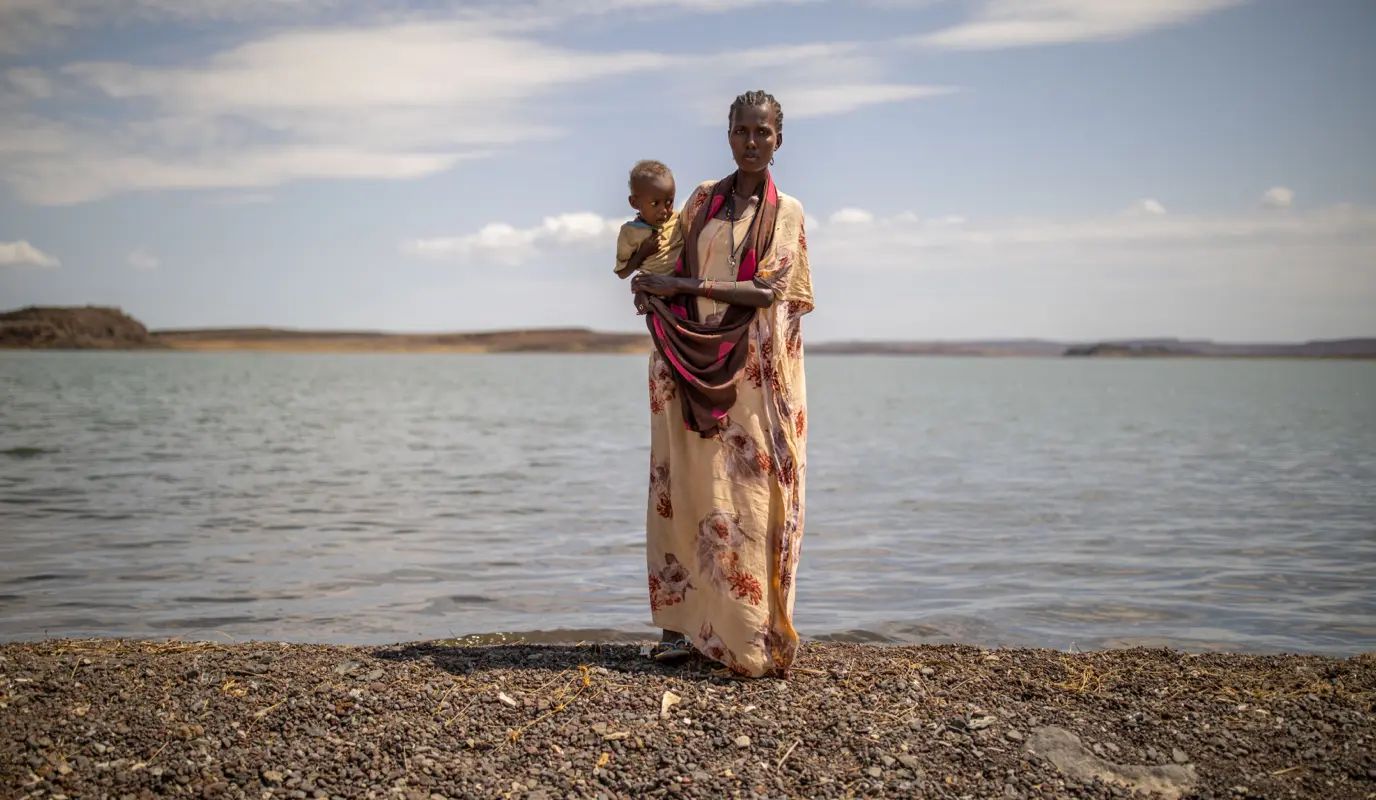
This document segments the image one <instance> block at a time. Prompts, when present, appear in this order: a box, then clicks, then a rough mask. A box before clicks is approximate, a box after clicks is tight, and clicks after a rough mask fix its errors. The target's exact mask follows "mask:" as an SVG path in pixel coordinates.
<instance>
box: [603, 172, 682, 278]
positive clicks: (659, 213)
mask: <svg viewBox="0 0 1376 800" xmlns="http://www.w3.org/2000/svg"><path fill="white" fill-rule="evenodd" d="M630 186H631V196H630V198H629V200H630V203H631V208H634V209H635V210H636V215H635V219H633V220H631V221H630V222H627V223H626V224H625V225H622V226H621V234H620V235H619V236H618V237H617V239H616V276H617V277H618V278H621V279H623V280H624V279H626V278H629V277H630V276H631V273H633V272H635V271H636V270H640V271H641V272H646V273H649V274H651V275H673V274H674V265H675V264H676V263H677V262H678V256H679V253H680V252H682V250H683V233H682V231H681V230H680V227H679V219H678V214H677V213H676V212H675V211H674V173H672V172H670V171H669V168H668V167H666V166H664V165H663V164H661V163H660V162H658V161H641V162H639V163H637V164H636V165H635V166H634V167H633V168H631V180H630Z"/></svg>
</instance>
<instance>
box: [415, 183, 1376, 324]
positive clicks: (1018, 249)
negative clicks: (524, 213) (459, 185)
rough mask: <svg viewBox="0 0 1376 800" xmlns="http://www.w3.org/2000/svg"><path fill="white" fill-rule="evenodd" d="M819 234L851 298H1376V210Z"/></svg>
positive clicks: (572, 250) (420, 248)
mask: <svg viewBox="0 0 1376 800" xmlns="http://www.w3.org/2000/svg"><path fill="white" fill-rule="evenodd" d="M1157 205H1159V203H1158V204H1157ZM619 222H620V221H619V220H615V219H608V218H604V217H600V216H598V215H596V214H590V213H583V214H567V215H562V216H557V217H550V218H547V219H546V220H545V221H544V222H543V223H541V224H539V225H535V226H532V227H527V228H520V227H516V226H513V225H509V224H503V223H493V224H490V225H488V226H487V227H485V228H483V229H481V230H479V231H477V232H475V233H471V234H467V235H461V236H457V237H452V238H441V239H419V240H415V241H412V242H409V243H407V244H405V245H404V246H403V250H404V252H406V253H408V254H410V255H413V256H418V257H423V258H429V259H435V260H450V261H457V262H461V263H474V264H491V265H497V264H507V265H510V264H519V263H531V262H536V261H537V260H544V261H549V260H552V259H558V260H559V261H560V262H561V263H567V262H574V263H578V264H589V265H591V264H595V263H596V262H597V260H598V259H602V260H607V259H610V253H611V250H612V243H613V241H614V239H615V230H616V227H617V225H618V224H619ZM809 232H810V234H811V235H810V236H809V246H810V247H811V250H812V253H811V260H812V263H813V265H814V281H816V282H817V284H818V286H819V292H821V291H838V290H841V289H842V288H843V287H837V286H834V285H833V286H831V287H830V288H828V286H827V284H828V283H830V281H831V280H832V278H831V276H835V275H837V274H841V273H845V272H849V271H851V270H854V269H860V268H865V269H878V270H896V271H898V272H902V273H912V272H915V271H916V272H925V273H941V274H942V275H962V276H970V277H968V278H960V279H954V278H953V279H952V280H962V281H964V280H971V281H973V280H977V281H978V282H979V283H981V284H985V283H988V284H989V285H995V284H1000V282H1012V283H1014V284H1016V285H1019V286H1028V285H1033V286H1050V285H1056V286H1060V287H1063V291H1072V289H1071V287H1075V288H1074V290H1073V291H1074V292H1076V293H1078V294H1079V296H1081V297H1086V296H1094V295H1095V293H1096V292H1098V293H1105V292H1107V293H1112V292H1116V291H1123V287H1130V286H1136V285H1141V286H1142V287H1143V290H1144V291H1150V292H1151V293H1152V295H1153V296H1155V297H1162V296H1167V295H1169V294H1170V292H1171V291H1175V290H1179V291H1191V290H1192V289H1191V287H1208V288H1209V290H1211V291H1213V290H1220V289H1219V287H1223V289H1222V290H1226V289H1229V288H1236V289H1237V290H1238V291H1239V292H1245V293H1251V294H1253V295H1255V294H1257V293H1258V292H1260V293H1266V292H1272V293H1276V294H1278V295H1281V296H1283V295H1284V294H1285V293H1286V292H1291V293H1298V294H1300V295H1304V296H1307V297H1314V296H1318V295H1323V296H1326V297H1342V298H1346V299H1345V300H1344V302H1347V301H1350V299H1351V298H1353V297H1363V296H1370V297H1372V298H1373V300H1376V272H1373V271H1372V270H1371V268H1370V265H1371V264H1372V263H1376V208H1354V207H1351V206H1337V207H1334V208H1329V209H1324V210H1319V211H1312V212H1306V213H1291V214H1267V213H1261V212H1249V213H1236V214H1214V215H1181V214H1163V213H1150V212H1148V213H1140V214H1134V213H1121V212H1119V213H1110V214H1104V215H1099V216H1090V217H1081V218H1069V219H1007V220H994V221H980V222H972V221H971V220H967V219H965V218H964V217H960V216H955V215H947V216H933V217H927V218H923V217H919V216H918V215H916V214H914V213H912V212H904V213H899V214H893V215H888V216H880V215H876V214H874V213H873V212H871V211H868V210H866V209H859V208H843V209H840V210H838V211H836V212H834V213H832V214H831V215H830V216H829V217H828V218H827V219H826V224H825V225H817V224H815V223H812V222H809ZM893 277H894V279H895V280H909V279H907V278H900V277H899V276H897V275H895V276H893ZM931 279H932V280H937V279H938V278H937V277H936V276H935V275H933V276H932V278H931ZM911 280H913V281H919V282H920V281H921V280H924V279H919V278H913V279H911ZM1000 285H1001V284H1000ZM1089 287H1092V288H1089ZM1172 287H1174V288H1172ZM1001 291H1012V290H1001ZM1017 291H1023V290H1021V289H1019V290H1017ZM1039 291H1040V290H1039ZM1276 302H1281V301H1280V300H1279V299H1277V300H1276Z"/></svg>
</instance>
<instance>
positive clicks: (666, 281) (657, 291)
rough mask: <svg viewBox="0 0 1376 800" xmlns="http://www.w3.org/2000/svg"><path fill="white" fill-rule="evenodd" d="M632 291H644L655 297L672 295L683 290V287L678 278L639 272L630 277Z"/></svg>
mask: <svg viewBox="0 0 1376 800" xmlns="http://www.w3.org/2000/svg"><path fill="white" fill-rule="evenodd" d="M631 291H632V292H644V293H645V294H652V295H654V296H655V297H673V296H674V295H676V294H681V293H682V292H683V287H682V285H681V284H680V283H679V279H678V278H671V277H669V276H667V275H646V274H645V273H643V272H642V273H640V274H639V275H637V276H635V277H634V278H632V279H631Z"/></svg>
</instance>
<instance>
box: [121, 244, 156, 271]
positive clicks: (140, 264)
mask: <svg viewBox="0 0 1376 800" xmlns="http://www.w3.org/2000/svg"><path fill="white" fill-rule="evenodd" d="M127 261H128V263H129V266H131V267H133V268H134V269H137V270H141V271H145V272H146V271H149V270H155V269H157V268H158V267H159V266H161V265H162V261H161V260H159V259H158V257H157V256H154V255H153V254H152V253H149V252H148V251H147V250H144V249H143V248H142V247H140V248H138V249H136V250H134V251H133V252H131V253H130V254H129V257H128V259H127Z"/></svg>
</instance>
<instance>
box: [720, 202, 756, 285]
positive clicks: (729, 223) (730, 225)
mask: <svg viewBox="0 0 1376 800" xmlns="http://www.w3.org/2000/svg"><path fill="white" fill-rule="evenodd" d="M736 197H737V195H736V182H735V181H734V180H733V181H731V193H730V194H728V195H727V196H726V230H727V235H728V236H729V237H730V238H729V239H728V241H729V242H730V247H729V249H728V250H727V253H728V254H729V259H728V263H729V264H730V267H731V274H732V275H733V276H735V275H737V274H738V273H737V272H736V220H735V218H734V216H735V215H734V214H733V213H732V209H733V208H735V207H736ZM754 199H755V195H753V194H752V195H750V197H749V198H747V199H746V202H750V201H751V200H754ZM759 215H760V209H759V208H758V207H756V209H755V211H754V213H753V214H752V215H751V217H750V225H749V226H747V227H746V229H745V236H743V237H741V252H744V251H745V245H746V243H747V242H749V241H750V228H752V227H754V225H755V217H758V216H759Z"/></svg>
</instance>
